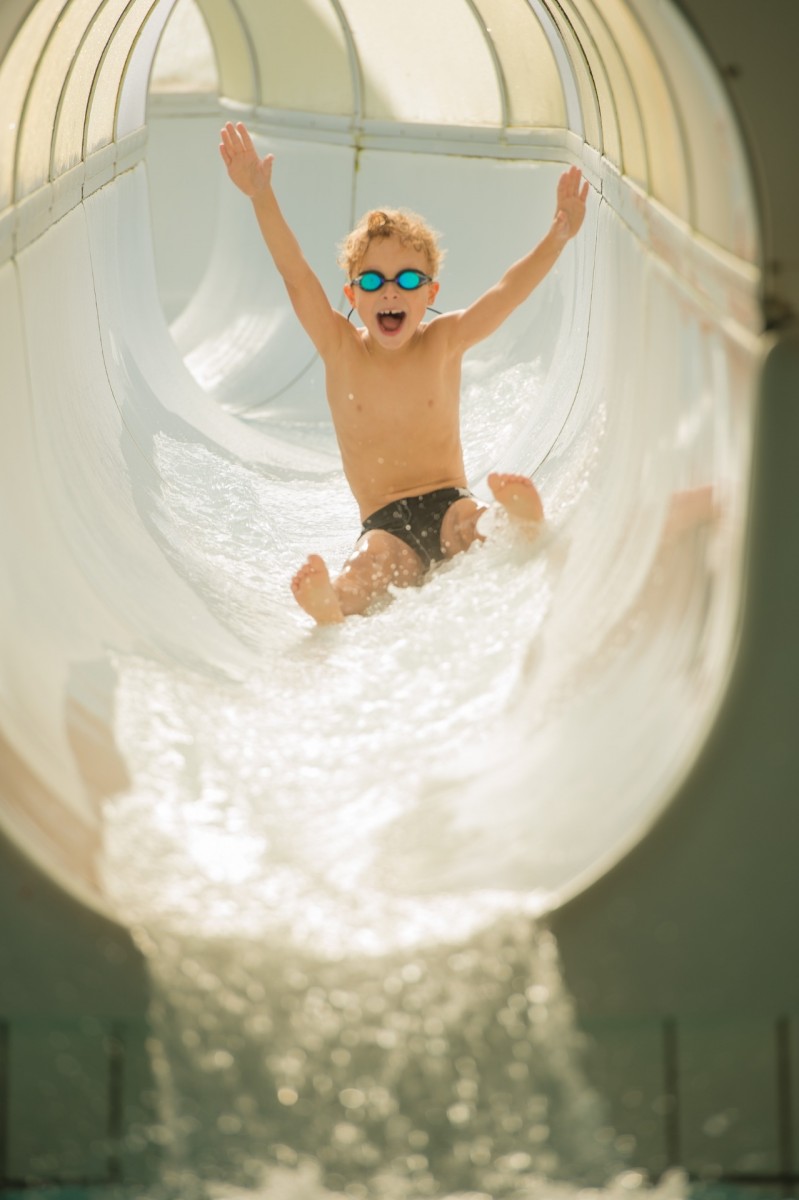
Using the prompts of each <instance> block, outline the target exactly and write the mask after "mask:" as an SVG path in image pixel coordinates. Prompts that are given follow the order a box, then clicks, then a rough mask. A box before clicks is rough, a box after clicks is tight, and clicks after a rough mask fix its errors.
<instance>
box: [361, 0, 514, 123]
mask: <svg viewBox="0 0 799 1200" xmlns="http://www.w3.org/2000/svg"><path fill="white" fill-rule="evenodd" d="M342 7H343V8H344V10H345V12H346V15H347V19H348V20H349V23H350V27H351V29H352V32H353V35H354V38H355V44H356V46H357V49H358V57H359V59H360V62H361V68H362V71H363V75H364V82H365V106H364V107H365V113H364V115H365V116H366V117H367V118H370V119H373V120H378V121H408V122H419V121H424V122H428V123H430V124H432V125H436V124H440V125H450V124H452V125H499V124H501V122H502V105H501V102H500V95H499V88H498V83H497V76H496V71H495V69H494V64H493V62H492V59H491V54H490V51H489V49H488V47H487V45H486V42H485V38H484V36H483V34H482V32H481V30H480V26H479V24H478V22H477V21H476V20H475V17H474V14H473V13H472V12H471V11H470V9H469V7H468V6H467V5H466V4H464V3H463V2H462V0H436V3H435V4H431V3H429V0H403V3H402V4H400V5H385V4H375V3H374V0H344V3H343V5H342ZM455 47H457V52H456V51H455ZM448 48H449V51H451V52H448Z"/></svg>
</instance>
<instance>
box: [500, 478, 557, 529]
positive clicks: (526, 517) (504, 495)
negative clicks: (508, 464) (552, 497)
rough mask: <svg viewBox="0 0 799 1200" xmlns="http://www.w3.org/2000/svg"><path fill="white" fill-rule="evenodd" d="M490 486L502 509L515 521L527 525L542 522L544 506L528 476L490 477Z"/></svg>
mask: <svg viewBox="0 0 799 1200" xmlns="http://www.w3.org/2000/svg"><path fill="white" fill-rule="evenodd" d="M488 486H489V487H490V488H491V491H492V492H493V494H494V499H495V500H497V501H498V502H499V503H500V504H501V505H502V507H503V508H504V509H505V510H506V511H507V512H508V513H509V514H510V516H511V517H512V518H513V519H514V521H523V522H524V523H525V524H529V523H531V522H541V521H543V519H544V506H543V504H542V503H541V497H540V496H539V494H538V491H537V489H536V486H535V484H534V483H533V481H532V479H528V478H527V476H526V475H498V474H493V475H489V477H488Z"/></svg>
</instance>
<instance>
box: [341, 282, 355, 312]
mask: <svg viewBox="0 0 799 1200" xmlns="http://www.w3.org/2000/svg"><path fill="white" fill-rule="evenodd" d="M344 295H345V296H346V297H347V299H348V300H349V302H350V307H351V308H357V307H358V306H357V304H356V303H355V288H354V287H350V285H349V284H348V283H345V284H344Z"/></svg>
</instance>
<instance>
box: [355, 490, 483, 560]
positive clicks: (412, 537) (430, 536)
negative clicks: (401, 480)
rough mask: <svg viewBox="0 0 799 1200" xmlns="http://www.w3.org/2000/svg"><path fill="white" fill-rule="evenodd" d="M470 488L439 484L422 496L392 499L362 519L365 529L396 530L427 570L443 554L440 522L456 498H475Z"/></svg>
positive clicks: (397, 534)
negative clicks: (438, 486) (441, 486)
mask: <svg viewBox="0 0 799 1200" xmlns="http://www.w3.org/2000/svg"><path fill="white" fill-rule="evenodd" d="M472 499H473V496H472V493H471V492H470V491H468V489H467V488H458V487H446V488H438V489H437V490H436V491H435V492H425V494H424V495H423V496H406V497H405V498H404V499H403V500H392V502H391V504H386V505H385V507H384V508H379V509H378V510H377V512H373V513H372V515H371V516H369V517H367V518H366V520H365V521H364V523H363V532H364V533H369V531H370V530H371V529H384V530H385V531H386V533H393V534H394V537H398V538H399V539H400V541H403V542H404V543H405V545H406V546H410V548H411V550H414V551H415V552H416V553H417V554H418V555H419V558H420V559H421V560H422V565H423V567H424V568H425V570H427V568H428V567H429V566H430V564H431V563H432V562H439V561H440V560H441V559H442V558H444V551H443V550H442V548H441V523H442V521H443V520H444V517H445V515H446V513H447V511H448V510H449V509H450V508H451V507H452V505H453V504H454V503H455V501H456V500H472Z"/></svg>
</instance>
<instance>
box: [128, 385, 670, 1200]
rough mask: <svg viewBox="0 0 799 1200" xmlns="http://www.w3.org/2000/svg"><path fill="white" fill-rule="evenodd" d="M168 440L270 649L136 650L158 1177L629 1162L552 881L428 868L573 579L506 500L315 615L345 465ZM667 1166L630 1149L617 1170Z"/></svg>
mask: <svg viewBox="0 0 799 1200" xmlns="http://www.w3.org/2000/svg"><path fill="white" fill-rule="evenodd" d="M512 382H514V386H508V387H506V388H505V392H504V393H503V394H504V396H505V400H504V401H503V394H498V395H497V396H496V397H495V401H496V404H495V407H494V411H493V412H492V414H491V419H490V424H489V423H488V420H487V418H486V419H485V420H483V421H482V422H481V420H480V419H479V418H478V417H477V416H475V413H474V412H472V413H471V414H469V413H468V412H467V417H466V420H467V424H469V423H470V424H469V427H470V428H471V430H472V438H473V441H474V442H475V444H477V445H479V446H480V447H481V453H489V454H490V453H491V452H492V450H496V446H495V445H492V444H491V438H492V437H493V438H495V439H501V438H502V437H503V436H504V435H503V432H502V431H503V429H504V428H505V425H507V424H508V422H507V421H506V422H504V423H503V420H502V415H503V414H502V403H503V402H504V403H505V404H506V407H507V406H508V405H511V406H512V405H517V406H518V405H519V404H520V403H521V401H520V399H519V396H520V392H519V388H518V386H516V383H517V381H512ZM497 408H499V412H498V411H497ZM510 415H512V414H511V413H506V416H508V417H510ZM157 450H158V466H159V469H160V472H161V476H162V484H163V488H162V496H161V506H160V511H159V514H158V519H157V522H156V523H157V526H158V528H159V530H160V533H161V536H162V538H163V544H164V549H165V552H166V553H167V554H168V555H169V557H170V558H171V559H172V561H173V562H175V563H178V564H179V569H180V571H181V572H182V573H183V575H184V576H185V577H187V578H189V579H190V580H191V583H192V586H193V588H194V589H195V591H196V592H197V593H198V594H199V595H201V596H202V597H203V599H204V600H205V602H206V604H207V606H208V608H209V609H210V610H211V611H212V612H213V613H214V614H215V616H216V617H217V620H218V621H219V622H220V623H222V624H224V625H225V626H226V628H227V629H228V631H229V632H230V633H232V634H233V635H234V636H235V638H236V639H237V640H238V641H239V643H240V644H241V645H242V646H243V647H244V648H245V651H246V655H245V658H244V660H243V661H245V663H246V664H247V665H246V667H245V668H244V669H242V668H241V667H237V668H236V669H235V670H230V669H228V670H226V671H224V672H223V671H220V670H219V669H218V668H216V667H213V666H211V665H208V666H206V667H203V666H198V665H197V664H196V663H195V664H183V665H181V666H177V665H175V664H170V665H169V666H165V665H164V664H163V663H162V662H157V661H154V660H151V659H148V658H146V657H144V656H140V657H137V658H128V659H124V660H119V661H118V662H117V672H118V687H117V693H116V736H117V743H118V746H119V749H120V752H121V753H122V755H123V756H124V758H125V761H126V765H127V767H128V772H129V776H130V780H131V786H130V789H129V790H128V791H127V792H126V793H125V794H124V795H122V796H120V797H118V798H117V799H116V800H115V801H114V802H113V804H112V805H110V806H109V812H108V820H107V844H106V867H105V871H106V879H107V886H108V890H109V892H110V893H111V895H112V896H113V897H114V898H115V900H116V902H117V904H118V906H119V908H120V911H121V912H123V913H124V914H125V916H126V918H127V919H128V920H129V921H130V922H131V923H132V924H133V925H134V926H135V928H136V931H137V933H136V936H137V938H138V940H139V943H140V945H141V946H142V949H143V950H144V951H145V953H146V955H147V957H148V960H149V962H150V966H151V972H152V976H153V990H154V997H155V999H154V1002H153V1014H152V1020H153V1028H154V1037H153V1040H152V1052H153V1061H154V1068H155V1073H156V1077H157V1079H158V1081H159V1088H160V1094H161V1109H162V1115H161V1120H160V1122H159V1124H157V1125H156V1126H155V1127H154V1128H153V1129H151V1130H149V1132H148V1134H147V1135H146V1137H147V1139H148V1140H149V1141H151V1142H154V1143H156V1144H158V1145H160V1146H162V1147H163V1148H164V1150H165V1152H166V1157H167V1164H168V1167H167V1170H166V1173H165V1175H164V1182H163V1187H162V1189H161V1191H159V1192H158V1195H166V1196H169V1197H175V1198H177V1197H180V1198H181V1200H186V1198H190V1197H192V1196H194V1195H196V1196H205V1195H213V1196H219V1197H231V1198H232V1197H234V1196H239V1195H242V1194H244V1195H248V1196H253V1195H258V1196H263V1197H265V1198H266V1197H270V1198H271V1197H278V1198H280V1197H288V1198H290V1197H296V1198H297V1200H299V1198H300V1197H303V1198H305V1197H307V1198H313V1200H317V1198H319V1200H321V1198H322V1197H330V1198H331V1200H332V1197H337V1198H339V1200H343V1198H344V1197H347V1198H349V1200H367V1198H369V1200H371V1198H372V1197H374V1198H383V1200H411V1198H415V1197H443V1196H449V1197H455V1196H459V1197H463V1198H464V1200H465V1197H466V1196H469V1197H470V1198H471V1200H478V1197H479V1200H488V1197H498V1198H499V1197H516V1198H521V1197H530V1198H533V1197H536V1198H537V1197H539V1196H544V1195H546V1196H547V1197H553V1196H559V1195H563V1196H567V1195H568V1196H571V1195H573V1194H575V1193H576V1191H577V1187H578V1183H579V1182H580V1181H582V1182H585V1181H586V1180H588V1181H593V1182H594V1183H599V1182H603V1181H604V1180H605V1179H607V1178H608V1177H609V1176H610V1174H611V1173H612V1172H613V1171H614V1170H615V1169H616V1168H617V1165H618V1164H617V1162H616V1159H615V1154H614V1151H613V1146H612V1133H611V1134H610V1135H609V1134H608V1131H607V1130H606V1129H605V1127H604V1125H603V1122H602V1115H601V1106H600V1104H599V1102H598V1100H597V1098H596V1097H595V1096H594V1095H593V1094H592V1092H591V1090H590V1088H589V1087H588V1086H587V1085H586V1083H585V1080H584V1079H583V1077H582V1074H581V1071H580V1069H579V1065H578V1063H579V1050H580V1044H581V1042H580V1036H579V1034H578V1033H577V1031H576V1028H575V1023H574V1019H573V1014H572V1010H571V1005H570V1002H569V999H568V996H567V995H566V993H565V991H564V988H563V985H562V983H561V979H560V974H559V969H558V959H557V948H556V946H555V945H554V942H553V940H552V938H551V936H550V935H549V934H548V933H547V932H546V931H545V930H543V929H542V928H540V927H539V926H538V924H537V923H536V919H535V916H536V913H537V912H538V910H539V909H540V905H541V898H540V896H538V895H536V894H535V893H532V892H530V891H529V890H525V891H518V890H516V891H514V890H512V889H511V888H510V887H508V888H497V887H492V888H485V887H482V888H480V887H476V888H472V889H471V890H468V891H467V892H466V893H464V892H463V891H458V892H453V893H445V892H442V893H437V892H436V891H435V889H434V888H430V887H428V888H426V889H425V890H424V891H421V890H420V889H419V887H418V886H414V885H412V884H411V883H409V880H413V879H415V878H416V877H417V875H418V871H415V867H417V866H418V863H417V861H416V859H417V858H419V859H420V860H421V859H423V861H424V873H425V874H426V875H428V876H429V868H430V859H431V854H432V855H433V857H434V856H435V846H434V845H433V848H432V850H431V845H430V844H429V843H430V842H431V838H433V837H435V830H433V829H431V830H430V831H429V834H428V835H427V836H425V837H422V838H421V839H420V838H419V837H418V836H417V837H416V838H415V839H414V838H409V837H408V836H407V829H408V827H409V826H412V827H414V828H415V829H416V830H417V834H418V831H419V830H422V831H423V832H424V830H425V824H424V823H425V810H424V805H423V801H424V797H425V794H426V789H428V788H429V786H430V781H431V780H435V778H436V775H437V773H438V772H440V771H442V770H443V769H444V768H450V767H451V765H452V762H453V760H456V759H457V758H458V756H459V755H461V754H462V753H463V750H464V749H465V748H466V747H467V746H468V748H469V753H470V756H471V757H472V758H474V756H475V755H478V756H479V754H480V753H481V748H482V747H485V748H486V750H487V751H488V750H489V749H490V747H491V746H492V745H493V744H494V743H495V741H496V738H497V736H498V734H499V732H501V730H502V728H503V724H504V722H505V720H506V718H507V714H508V711H509V708H512V706H513V703H514V696H515V693H516V687H517V684H518V677H519V670H520V667H519V664H520V663H523V662H524V661H525V659H526V657H529V656H527V655H526V652H527V650H529V647H530V646H531V645H532V644H533V643H534V641H535V638H536V634H537V631H538V629H539V628H540V626H541V622H542V621H543V620H544V617H545V616H546V614H547V611H548V606H549V604H550V599H551V592H552V572H553V570H554V567H553V563H552V561H551V556H550V555H549V553H548V551H547V548H546V546H544V547H543V548H542V549H540V550H539V551H538V552H537V553H533V554H531V553H530V550H529V548H525V547H521V548H520V547H519V546H518V545H516V544H515V543H514V541H513V539H512V537H511V536H510V534H509V533H508V531H507V530H503V529H502V527H501V524H500V527H499V529H498V531H497V532H496V536H495V537H494V538H493V539H492V540H491V541H490V542H488V543H486V544H485V545H482V546H475V547H473V549H472V550H471V551H470V552H469V553H468V554H466V555H463V556H461V558H460V559H459V560H457V561H455V562H453V563H451V564H446V565H444V566H442V567H441V568H440V569H439V570H438V571H437V572H436V573H435V574H434V575H433V576H432V578H431V579H430V580H429V582H427V583H426V584H425V586H424V587H423V588H421V589H408V590H398V591H396V592H395V593H394V594H393V596H392V597H391V601H390V603H387V604H385V605H384V606H383V607H382V608H381V609H380V610H379V611H377V612H376V613H374V614H373V615H371V616H370V617H369V618H367V619H352V620H350V621H348V622H346V623H345V624H344V625H343V626H341V627H336V628H333V629H326V630H316V631H313V632H311V631H310V629H309V623H308V620H307V618H306V617H305V616H304V614H302V613H301V612H300V611H299V610H298V609H297V608H296V607H295V606H294V605H293V601H292V599H291V596H290V593H289V590H288V582H289V579H290V577H291V574H292V573H293V571H294V570H295V569H296V567H297V565H298V559H300V558H301V557H302V555H303V554H304V553H305V552H306V551H308V550H315V551H318V552H320V553H322V554H323V555H324V556H325V557H326V558H327V559H328V560H329V561H330V562H331V564H332V565H335V564H337V563H338V562H340V561H341V559H342V558H343V557H344V556H345V555H346V554H347V552H348V550H349V547H350V546H351V544H352V541H353V532H354V531H355V530H356V528H357V526H356V515H355V511H354V506H353V504H352V500H351V498H350V497H349V494H348V492H347V490H346V487H345V485H344V483H343V480H342V478H341V476H340V474H339V473H338V471H333V470H331V471H330V472H329V473H328V474H327V475H326V476H323V477H320V478H316V479H310V480H303V481H286V480H281V479H274V478H269V477H267V476H266V474H265V473H264V472H263V471H260V470H256V469H253V468H249V467H246V466H243V465H241V464H239V463H232V462H230V461H228V460H227V459H224V458H221V457H217V456H215V455H214V454H213V453H212V452H211V451H210V450H208V449H207V448H205V447H204V446H202V445H199V444H194V443H188V442H186V443H184V442H176V441H173V440H171V439H170V438H168V437H166V436H165V435H161V436H160V437H159V439H158V444H157ZM201 649H202V648H201V647H199V648H198V650H201ZM450 849H451V847H450ZM501 866H502V864H501V863H499V864H498V865H497V867H498V869H497V872H496V873H497V874H498V876H501V873H502V872H501ZM552 1179H559V1180H560V1181H561V1182H560V1184H558V1185H557V1186H556V1185H555V1184H553V1183H552V1182H545V1181H546V1180H549V1181H551V1180H552ZM220 1181H222V1182H220ZM567 1181H570V1182H567ZM641 1184H642V1180H641V1177H640V1176H638V1175H637V1174H635V1173H629V1172H628V1173H627V1174H626V1175H625V1176H622V1177H621V1181H620V1182H618V1183H617V1184H615V1185H613V1187H611V1188H609V1189H607V1190H606V1191H605V1192H604V1193H603V1195H604V1196H605V1197H606V1198H607V1200H615V1197H616V1196H617V1195H618V1196H621V1195H628V1194H629V1193H630V1192H631V1191H633V1190H635V1189H636V1188H638V1187H639V1186H641ZM242 1189H243V1191H242ZM669 1189H671V1192H669ZM680 1190H681V1185H678V1184H676V1183H674V1181H671V1182H670V1183H667V1184H666V1185H664V1193H665V1194H666V1195H670V1194H677V1193H678V1192H680Z"/></svg>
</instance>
